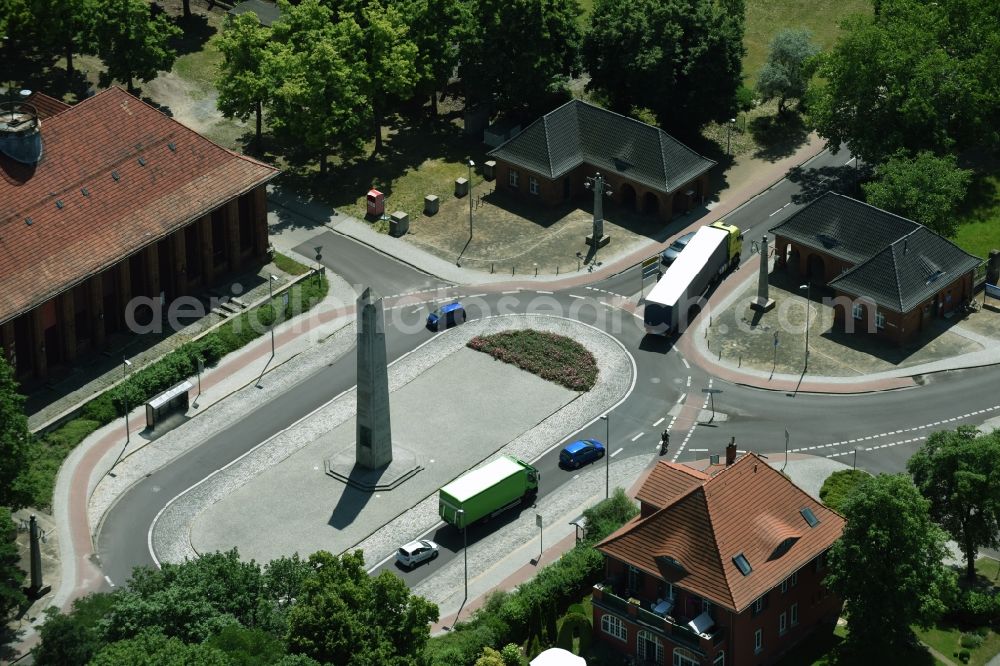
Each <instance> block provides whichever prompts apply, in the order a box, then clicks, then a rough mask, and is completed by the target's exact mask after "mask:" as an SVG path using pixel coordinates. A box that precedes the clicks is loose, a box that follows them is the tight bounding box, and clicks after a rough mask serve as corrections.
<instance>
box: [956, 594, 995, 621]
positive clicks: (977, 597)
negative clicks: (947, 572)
mask: <svg viewBox="0 0 1000 666" xmlns="http://www.w3.org/2000/svg"><path fill="white" fill-rule="evenodd" d="M948 616H949V618H951V619H952V620H955V621H957V622H959V623H962V624H967V625H987V624H990V623H991V622H993V621H995V620H996V618H997V617H1000V594H991V593H989V592H978V591H976V590H962V592H961V593H960V594H959V595H958V598H957V599H956V600H955V602H954V606H952V608H951V609H950V610H949V612H948Z"/></svg>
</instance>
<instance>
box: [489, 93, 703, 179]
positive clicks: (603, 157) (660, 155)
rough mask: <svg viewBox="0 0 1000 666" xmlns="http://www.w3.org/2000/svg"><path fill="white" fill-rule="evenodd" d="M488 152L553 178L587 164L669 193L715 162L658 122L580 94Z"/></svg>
mask: <svg viewBox="0 0 1000 666" xmlns="http://www.w3.org/2000/svg"><path fill="white" fill-rule="evenodd" d="M489 154H490V156H491V157H495V158H497V159H502V160H504V161H506V162H509V163H511V164H515V165H517V166H520V167H523V168H524V169H528V170H529V171H534V172H535V173H538V174H541V175H543V176H545V177H546V178H549V179H553V180H554V179H556V178H559V177H561V176H563V175H565V174H566V173H568V172H570V171H572V170H573V169H575V168H576V167H578V166H580V165H581V164H584V163H587V164H591V165H593V166H594V167H595V168H597V169H598V170H599V171H603V172H605V173H607V172H611V173H616V174H618V175H620V176H622V177H624V178H627V179H629V180H632V181H635V182H638V183H642V184H643V185H646V186H647V187H649V188H651V189H654V190H657V191H659V192H666V193H670V192H673V191H675V190H676V189H678V188H679V187H682V186H684V185H685V184H687V183H689V182H690V181H691V180H693V179H694V178H697V177H698V176H700V175H701V174H703V173H705V172H706V171H708V170H709V169H711V168H712V167H713V166H715V162H713V161H712V160H710V159H706V158H704V157H702V156H701V155H699V154H698V153H696V152H694V151H693V150H691V149H690V148H688V147H687V146H685V145H684V144H682V143H681V142H680V141H677V140H676V139H674V138H673V137H672V136H670V135H669V134H667V133H666V132H664V131H663V130H661V129H659V128H657V127H653V126H652V125H647V124H646V123H643V122H640V121H638V120H635V119H634V118H628V117H626V116H623V115H620V114H617V113H614V112H613V111H608V110H607V109H602V108H601V107H599V106H594V105H593V104H588V103H587V102H584V101H583V100H580V99H574V100H571V101H569V102H567V103H565V104H563V105H562V106H560V107H559V108H557V109H555V110H554V111H550V112H549V113H547V114H545V115H544V116H542V117H541V118H539V119H538V120H536V121H535V122H533V123H531V124H530V125H528V127H527V128H525V130H524V131H523V132H521V133H520V134H518V135H517V136H515V137H514V138H512V139H510V140H509V141H507V142H506V143H503V144H501V145H499V146H497V147H496V148H494V149H493V150H491V151H490V153H489Z"/></svg>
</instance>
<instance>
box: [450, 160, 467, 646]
mask: <svg viewBox="0 0 1000 666" xmlns="http://www.w3.org/2000/svg"><path fill="white" fill-rule="evenodd" d="M470 161H471V160H470ZM457 515H458V522H459V523H461V524H462V559H463V560H465V597H464V598H463V599H462V605H461V606H459V607H458V613H455V621H454V622H452V626H453V627H454V626H455V625H456V624H458V615H459V613H461V612H462V609H463V608H465V602H466V601H468V599H469V539H468V536H467V534H466V531H467V530H468V525H466V524H465V509H458V511H457Z"/></svg>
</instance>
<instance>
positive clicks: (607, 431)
mask: <svg viewBox="0 0 1000 666" xmlns="http://www.w3.org/2000/svg"><path fill="white" fill-rule="evenodd" d="M601 420H602V421H604V499H608V498H609V497H611V426H610V425H609V424H608V415H607V414H602V415H601Z"/></svg>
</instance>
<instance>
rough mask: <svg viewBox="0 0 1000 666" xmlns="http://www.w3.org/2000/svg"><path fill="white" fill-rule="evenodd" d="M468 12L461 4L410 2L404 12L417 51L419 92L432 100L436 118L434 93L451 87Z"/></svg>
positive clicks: (454, 0)
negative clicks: (407, 17) (407, 18)
mask: <svg viewBox="0 0 1000 666" xmlns="http://www.w3.org/2000/svg"><path fill="white" fill-rule="evenodd" d="M467 8H468V5H467V4H465V3H464V2H460V0H411V1H410V2H409V4H408V5H406V6H405V9H404V14H405V15H406V16H409V17H410V37H411V39H412V40H413V43H414V44H416V47H417V61H416V73H417V90H418V91H419V93H420V94H421V95H426V96H427V97H429V98H430V102H431V113H432V114H433V115H437V96H436V95H435V93H436V92H437V91H438V90H443V89H444V88H445V86H446V85H448V80H449V79H450V78H451V75H452V73H453V72H454V71H455V66H456V65H457V64H458V56H459V45H460V44H461V43H462V40H463V39H464V36H465V34H466V32H467V30H468V21H469V18H468V12H467Z"/></svg>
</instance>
